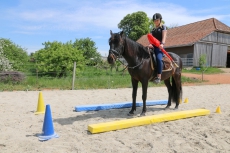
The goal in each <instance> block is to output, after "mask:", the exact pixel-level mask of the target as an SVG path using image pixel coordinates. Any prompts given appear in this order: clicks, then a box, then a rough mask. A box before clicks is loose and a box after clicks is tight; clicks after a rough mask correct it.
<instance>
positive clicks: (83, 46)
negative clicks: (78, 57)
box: [73, 38, 101, 65]
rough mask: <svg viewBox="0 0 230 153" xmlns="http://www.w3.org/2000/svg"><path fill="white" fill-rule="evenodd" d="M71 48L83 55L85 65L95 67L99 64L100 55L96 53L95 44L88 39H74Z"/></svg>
mask: <svg viewBox="0 0 230 153" xmlns="http://www.w3.org/2000/svg"><path fill="white" fill-rule="evenodd" d="M73 46H74V47H75V48H77V50H79V51H81V52H82V53H83V56H84V58H85V60H86V61H85V63H86V64H87V65H96V64H97V63H98V62H101V55H100V53H98V52H97V48H96V47H95V42H94V41H92V40H91V39H90V38H85V39H76V40H75V42H74V43H73Z"/></svg>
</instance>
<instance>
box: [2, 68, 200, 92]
mask: <svg viewBox="0 0 230 153" xmlns="http://www.w3.org/2000/svg"><path fill="white" fill-rule="evenodd" d="M121 69H122V68H121ZM195 82H199V81H198V80H194V79H191V78H187V77H183V76H182V83H195ZM148 86H149V87H156V86H164V83H163V82H161V83H160V84H159V85H155V84H154V83H152V82H149V85H148ZM131 87H132V84H131V78H130V75H129V74H128V72H127V71H126V72H125V73H123V72H120V71H119V72H116V71H115V70H113V71H112V72H111V71H110V70H108V69H107V70H105V69H97V68H94V67H88V68H86V69H85V70H84V71H81V72H78V73H77V75H76V78H75V84H74V89H75V90H77V89H113V88H131ZM139 87H141V83H139ZM71 88H72V75H69V76H67V77H63V78H52V77H38V78H37V77H36V76H32V75H27V77H26V79H25V80H24V81H23V82H21V83H15V84H13V83H0V91H15V90H17V91H32V90H44V89H50V90H54V89H55V90H56V89H58V90H70V89H71Z"/></svg>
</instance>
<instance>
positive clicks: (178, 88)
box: [172, 76, 182, 102]
mask: <svg viewBox="0 0 230 153" xmlns="http://www.w3.org/2000/svg"><path fill="white" fill-rule="evenodd" d="M178 79H180V80H178V83H177V84H176V82H175V79H174V78H173V77H172V100H173V102H180V100H182V84H181V76H179V78H178Z"/></svg>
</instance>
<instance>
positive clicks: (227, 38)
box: [201, 32, 230, 45]
mask: <svg viewBox="0 0 230 153" xmlns="http://www.w3.org/2000/svg"><path fill="white" fill-rule="evenodd" d="M201 41H204V42H215V43H221V44H227V45H230V34H226V33H220V32H213V33H211V34H210V35H208V36H206V37H204V38H203V39H201Z"/></svg>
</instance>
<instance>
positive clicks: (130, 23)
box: [118, 11, 150, 41]
mask: <svg viewBox="0 0 230 153" xmlns="http://www.w3.org/2000/svg"><path fill="white" fill-rule="evenodd" d="M149 27H150V22H149V18H148V17H147V14H146V13H145V12H142V11H138V12H135V13H132V14H128V15H126V16H125V17H124V18H123V19H122V20H121V21H120V23H119V24H118V28H119V29H121V30H123V31H124V32H125V34H126V36H128V37H129V38H130V39H132V40H134V41H136V40H137V39H139V38H140V37H141V36H142V35H145V34H147V33H148V32H149Z"/></svg>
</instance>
